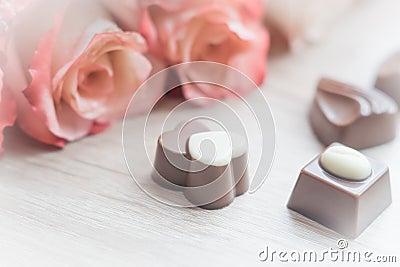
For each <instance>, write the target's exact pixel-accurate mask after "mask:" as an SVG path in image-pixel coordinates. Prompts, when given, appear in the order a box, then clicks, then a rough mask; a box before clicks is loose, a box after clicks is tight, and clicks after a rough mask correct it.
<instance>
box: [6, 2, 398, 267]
mask: <svg viewBox="0 0 400 267" xmlns="http://www.w3.org/2000/svg"><path fill="white" fill-rule="evenodd" d="M399 25H400V5H399V1H398V0H382V1H367V2H365V3H363V4H361V5H360V6H358V7H357V8H355V9H354V10H352V11H350V12H348V13H347V14H346V15H345V16H344V17H343V18H342V20H340V21H339V22H338V23H336V25H334V27H332V28H331V29H329V30H328V32H327V36H326V38H325V39H324V40H323V41H322V42H321V43H319V44H318V45H315V46H312V47H309V48H307V49H306V50H304V51H303V52H301V53H298V54H295V55H280V56H274V57H271V59H270V61H269V76H268V77H269V78H268V81H267V82H266V85H265V86H264V87H263V90H264V92H265V94H266V96H267V98H268V100H269V102H270V105H271V108H272V111H273V113H274V117H275V121H276V132H277V145H276V148H277V151H276V159H275V163H274V165H273V168H272V171H271V174H270V176H269V177H268V179H267V181H266V182H265V184H264V185H263V187H262V188H261V189H260V190H259V191H257V193H256V194H253V195H245V196H242V197H240V198H238V199H236V200H235V202H234V203H233V204H232V205H230V206H229V207H227V208H225V209H222V210H218V211H205V210H197V209H187V208H186V209H183V208H173V207H169V206H166V205H163V204H161V203H159V202H157V201H155V200H153V199H152V198H150V197H148V196H147V195H145V194H144V193H143V192H142V191H141V190H140V189H139V188H138V187H137V185H136V184H135V183H134V182H133V180H132V179H131V177H130V176H129V174H128V171H127V168H126V166H125V163H124V158H123V154H122V148H121V138H120V136H121V123H118V124H116V125H115V126H114V127H113V128H112V129H111V130H109V131H108V132H106V133H105V134H102V135H98V136H94V137H90V138H87V139H84V140H82V141H80V142H77V143H73V144H70V145H68V146H67V147H66V148H65V149H64V150H62V151H59V150H54V149H51V148H49V147H46V146H43V145H40V144H37V143H35V142H34V141H32V140H29V139H26V138H25V137H24V136H23V135H22V134H21V133H19V132H18V131H17V130H10V131H8V132H7V135H8V137H9V141H8V142H7V144H6V148H7V153H6V154H5V155H4V156H2V157H1V159H0V266H227V264H228V263H232V266H253V265H264V264H265V265H266V264H267V263H261V262H260V261H259V260H258V254H259V252H260V251H261V250H262V249H264V247H265V246H267V245H268V246H269V248H270V249H276V250H279V249H286V250H289V251H290V250H295V249H297V250H300V251H301V250H311V249H314V250H316V251H322V250H324V249H328V248H330V247H332V248H336V241H337V240H338V239H339V238H341V236H340V235H339V234H336V233H334V232H332V231H330V230H328V229H326V228H324V227H322V226H320V225H318V224H316V223H314V222H312V221H310V220H308V219H306V218H304V217H302V216H299V215H298V214H296V213H293V212H290V211H289V210H288V209H287V208H286V203H287V200H288V197H289V195H290V193H291V190H292V188H293V185H294V183H295V181H296V179H297V175H298V173H299V170H300V169H301V168H302V167H303V165H305V164H306V163H307V162H308V161H309V160H310V159H311V158H312V157H314V156H315V155H316V154H318V153H319V152H320V151H321V149H322V146H321V145H320V144H319V143H318V142H317V141H316V139H315V138H314V136H313V134H312V132H311V130H310V127H309V124H308V121H307V112H308V110H309V107H310V102H311V101H312V97H313V94H314V90H315V84H316V82H317V80H318V78H319V77H320V75H329V76H331V77H335V78H340V79H342V80H344V81H348V82H352V83H356V84H359V85H361V86H371V85H372V84H373V82H374V79H375V75H376V72H377V69H378V67H379V64H380V63H381V62H382V61H383V60H384V59H385V58H386V57H387V56H388V55H389V54H391V53H392V52H394V51H396V49H400V30H399ZM160 112H162V111H160ZM399 125H400V118H399ZM153 134H154V136H156V135H157V134H158V133H153ZM399 150H400V138H397V139H396V140H394V141H393V142H391V143H388V144H385V145H382V146H379V147H375V148H372V149H368V150H365V151H364V152H365V154H367V155H368V156H371V157H374V158H376V159H378V160H381V161H384V162H386V163H387V164H388V165H389V168H390V172H391V177H392V179H391V182H392V193H393V204H392V205H391V206H390V207H389V208H388V209H387V210H386V211H385V212H384V213H383V214H382V215H381V216H380V217H379V218H378V219H377V220H376V221H375V222H374V223H373V224H372V225H371V226H370V227H369V228H368V229H367V230H366V231H365V232H364V233H363V234H362V235H361V236H360V237H358V238H357V239H355V240H349V249H352V250H361V251H366V250H369V251H372V252H374V253H375V254H384V255H397V260H398V261H400V252H399V251H400V250H399V249H400V245H399V242H400V239H399V238H400V227H399V223H400V164H399V159H400V157H399V156H400V152H399ZM137 156H138V157H141V156H142V155H137ZM328 263H329V262H326V263H325V265H327V264H328ZM297 265H299V264H297ZM370 266H371V265H370ZM391 266H395V264H392V265H391Z"/></svg>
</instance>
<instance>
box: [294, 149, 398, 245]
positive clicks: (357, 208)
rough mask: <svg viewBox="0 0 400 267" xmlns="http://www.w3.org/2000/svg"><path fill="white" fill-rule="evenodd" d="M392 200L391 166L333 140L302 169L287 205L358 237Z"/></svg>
mask: <svg viewBox="0 0 400 267" xmlns="http://www.w3.org/2000/svg"><path fill="white" fill-rule="evenodd" d="M391 202H392V198H391V189H390V177H389V170H388V167H387V166H386V165H385V164H383V163H381V162H379V161H377V160H374V159H371V158H367V157H365V156H364V155H363V154H361V153H360V152H358V151H356V150H354V149H351V148H349V147H346V146H343V145H341V144H338V143H334V144H332V145H331V146H329V147H328V148H327V149H326V150H325V151H324V152H323V153H322V154H321V155H319V156H317V157H316V158H315V159H313V160H312V161H311V162H310V163H309V164H307V165H306V166H305V167H304V168H303V169H302V170H301V173H300V175H299V178H298V180H297V183H296V185H295V187H294V189H293V192H292V195H291V197H290V199H289V202H288V204H287V206H288V208H289V209H291V210H294V211H296V212H298V213H300V214H302V215H304V216H306V217H308V218H310V219H312V220H314V221H316V222H318V223H320V224H322V225H324V226H326V227H328V228H330V229H332V230H334V231H336V232H338V233H340V234H343V235H345V236H347V237H351V238H355V237H357V236H358V235H360V234H361V233H362V231H363V230H365V229H366V228H367V227H368V225H370V224H371V223H372V222H373V221H374V220H375V219H376V218H377V217H378V216H379V214H380V213H381V212H382V211H383V210H384V209H385V208H386V207H388V206H389V205H390V203H391Z"/></svg>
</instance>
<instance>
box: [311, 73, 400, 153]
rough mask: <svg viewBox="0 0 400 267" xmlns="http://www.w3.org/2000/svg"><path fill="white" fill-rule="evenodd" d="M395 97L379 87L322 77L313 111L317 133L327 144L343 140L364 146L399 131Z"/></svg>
mask: <svg viewBox="0 0 400 267" xmlns="http://www.w3.org/2000/svg"><path fill="white" fill-rule="evenodd" d="M397 109H398V108H397V104H396V103H395V101H394V100H393V99H392V98H391V97H389V96H388V95H386V94H385V93H383V92H382V91H380V90H377V89H365V90H363V89H360V88H357V87H354V86H352V85H348V84H345V83H342V82H339V81H335V80H332V79H327V78H322V79H321V80H320V82H319V84H318V90H317V93H316V96H315V99H314V103H313V106H312V108H311V111H310V122H311V126H312V129H313V130H314V133H315V134H316V136H317V137H318V139H319V140H320V141H321V142H322V143H323V144H324V145H325V146H327V145H329V144H331V143H333V142H340V143H343V144H345V145H348V146H350V147H353V148H356V149H363V148H367V147H371V146H375V145H380V144H384V143H386V142H389V141H391V140H392V139H393V138H394V137H395V135H396V113H397Z"/></svg>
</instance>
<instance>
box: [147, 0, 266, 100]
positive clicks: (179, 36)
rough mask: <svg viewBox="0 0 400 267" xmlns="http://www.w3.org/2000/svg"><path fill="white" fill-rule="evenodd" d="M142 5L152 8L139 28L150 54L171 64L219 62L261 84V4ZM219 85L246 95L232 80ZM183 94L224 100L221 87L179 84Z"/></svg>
mask: <svg viewBox="0 0 400 267" xmlns="http://www.w3.org/2000/svg"><path fill="white" fill-rule="evenodd" d="M145 2H147V3H148V4H153V5H150V6H149V9H148V10H149V18H150V19H149V20H148V21H147V24H146V23H143V33H144V35H145V36H146V38H147V39H148V41H149V43H150V51H151V52H152V53H153V54H155V55H157V56H158V57H160V58H163V59H164V60H165V61H166V62H168V64H171V65H173V64H178V63H182V62H190V61H213V62H218V63H223V64H226V65H229V66H231V67H234V68H237V69H239V70H240V71H242V72H243V73H244V74H246V75H247V76H249V78H251V79H252V80H253V81H254V82H255V83H256V84H257V85H260V84H261V83H262V82H263V80H264V76H265V72H266V58H267V51H268V48H269V35H268V33H267V31H266V30H265V29H264V28H263V26H262V3H261V1H258V0H230V1H228V0H221V1H212V0H195V1H183V0H181V1H179V0H175V1H171V2H163V1H156V0H148V1H145ZM149 25H150V26H151V25H153V27H150V26H149ZM192 74H193V73H192ZM180 75H187V74H182V73H181V74H180ZM221 75H222V76H223V75H224V74H221ZM224 80H225V81H224V83H225V85H229V87H230V88H231V89H233V90H235V91H236V92H238V93H239V94H241V95H243V94H246V93H248V92H249V90H251V88H246V87H242V86H240V84H238V83H237V81H236V78H235V77H225V78H224ZM183 94H184V96H185V97H186V98H194V97H200V96H208V97H212V98H223V97H226V96H229V93H228V91H227V90H224V89H222V88H221V87H215V86H209V85H204V84H203V85H199V84H188V85H184V86H183Z"/></svg>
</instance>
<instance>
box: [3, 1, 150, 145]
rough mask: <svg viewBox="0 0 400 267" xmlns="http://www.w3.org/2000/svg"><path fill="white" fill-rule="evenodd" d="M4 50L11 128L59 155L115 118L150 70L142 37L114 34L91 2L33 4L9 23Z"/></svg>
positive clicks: (97, 5)
mask: <svg viewBox="0 0 400 267" xmlns="http://www.w3.org/2000/svg"><path fill="white" fill-rule="evenodd" d="M29 25H35V26H34V27H30V26H29ZM6 48H7V49H6V56H7V58H8V62H9V64H7V68H6V69H5V83H6V85H7V86H8V87H9V88H10V90H11V91H12V92H13V94H14V97H15V99H16V102H17V108H18V119H17V123H18V125H19V126H20V128H21V129H22V130H24V131H25V132H26V133H27V134H29V135H30V136H32V137H34V138H36V139H37V140H39V141H42V142H44V143H48V144H52V145H56V146H59V147H62V146H63V145H64V144H65V142H66V141H73V140H76V139H79V138H81V137H84V136H86V135H88V134H93V133H98V132H100V131H102V130H104V129H106V128H107V127H108V126H109V125H110V123H112V122H113V121H114V120H115V119H118V118H120V117H122V116H123V114H124V111H125V109H126V107H127V104H128V102H129V100H130V97H131V96H132V95H133V93H134V92H135V90H136V89H137V88H138V87H139V86H140V85H141V84H142V82H143V81H144V80H145V79H147V77H148V75H149V74H150V72H151V69H152V67H151V63H150V62H149V60H148V59H147V58H146V57H145V56H144V55H143V53H144V52H145V51H146V49H147V46H146V43H145V40H144V39H143V38H142V36H141V35H140V34H138V33H134V32H122V31H121V29H120V28H118V27H117V25H116V24H115V23H114V22H113V21H112V20H111V18H109V17H108V16H107V14H106V13H105V10H104V9H103V7H102V5H100V2H99V1H97V0H85V1H78V0H72V1H64V0H60V1H44V0H41V1H36V2H35V3H34V4H32V5H30V6H29V8H25V9H24V10H23V11H22V12H21V14H20V15H19V16H17V17H16V19H15V21H13V23H12V25H11V28H10V30H9V37H8V39H7V47H6ZM149 93H151V92H149ZM145 104H146V103H143V105H145ZM138 108H139V107H138Z"/></svg>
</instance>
